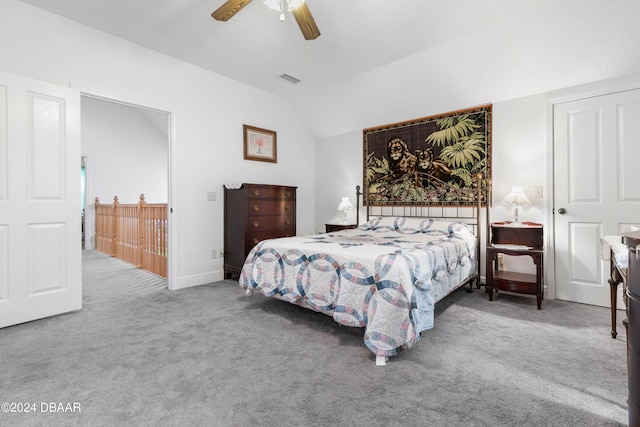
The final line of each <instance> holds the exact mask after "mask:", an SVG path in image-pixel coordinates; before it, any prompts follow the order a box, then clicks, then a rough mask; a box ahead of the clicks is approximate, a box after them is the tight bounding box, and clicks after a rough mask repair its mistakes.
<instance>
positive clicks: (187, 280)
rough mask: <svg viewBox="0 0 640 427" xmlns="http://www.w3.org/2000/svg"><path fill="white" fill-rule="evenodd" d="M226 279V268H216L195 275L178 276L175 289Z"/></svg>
mask: <svg viewBox="0 0 640 427" xmlns="http://www.w3.org/2000/svg"><path fill="white" fill-rule="evenodd" d="M221 280H224V270H216V271H212V272H209V273H203V274H195V275H193V276H187V277H180V278H178V286H177V287H175V289H183V288H190V287H192V286H200V285H206V284H207V283H213V282H219V281H221Z"/></svg>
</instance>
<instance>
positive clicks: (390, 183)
mask: <svg viewBox="0 0 640 427" xmlns="http://www.w3.org/2000/svg"><path fill="white" fill-rule="evenodd" d="M363 141H364V177H363V182H364V201H365V203H370V204H371V205H381V206H385V205H393V204H403V205H422V204H427V203H429V202H431V201H436V200H437V201H438V203H443V204H445V205H446V204H451V205H472V204H475V203H477V202H476V199H477V193H476V192H475V191H473V190H474V189H476V188H477V186H478V185H480V186H483V187H484V186H485V184H486V183H487V182H488V181H489V180H490V179H491V104H489V105H483V106H480V107H475V108H471V109H467V110H460V111H455V112H450V113H444V114H440V115H436V116H431V117H424V118H421V119H416V120H411V121H407V122H402V123H395V124H390V125H384V126H378V127H374V128H369V129H364V130H363ZM485 202H486V201H485V200H482V204H485Z"/></svg>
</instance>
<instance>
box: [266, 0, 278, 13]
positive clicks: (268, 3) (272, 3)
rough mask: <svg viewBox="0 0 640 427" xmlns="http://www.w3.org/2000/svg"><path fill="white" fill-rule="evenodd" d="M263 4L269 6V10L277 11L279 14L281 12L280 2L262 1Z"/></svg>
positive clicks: (274, 0) (273, 0)
mask: <svg viewBox="0 0 640 427" xmlns="http://www.w3.org/2000/svg"><path fill="white" fill-rule="evenodd" d="M263 3H264V4H266V5H267V6H269V7H270V8H271V9H273V10H277V11H278V12H280V10H281V7H280V6H281V5H280V0H264V2H263Z"/></svg>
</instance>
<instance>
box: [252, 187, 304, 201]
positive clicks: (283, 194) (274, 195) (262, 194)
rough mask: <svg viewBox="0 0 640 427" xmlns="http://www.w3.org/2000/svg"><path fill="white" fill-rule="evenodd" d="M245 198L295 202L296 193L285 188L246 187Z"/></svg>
mask: <svg viewBox="0 0 640 427" xmlns="http://www.w3.org/2000/svg"><path fill="white" fill-rule="evenodd" d="M247 190H248V192H247V197H248V198H249V200H252V199H284V200H295V198H296V192H295V191H294V190H293V189H290V188H287V187H252V186H247Z"/></svg>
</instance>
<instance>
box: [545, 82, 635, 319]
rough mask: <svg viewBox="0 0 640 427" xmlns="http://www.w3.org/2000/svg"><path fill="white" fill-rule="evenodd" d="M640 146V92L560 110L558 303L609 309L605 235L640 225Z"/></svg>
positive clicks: (589, 100) (579, 102)
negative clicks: (639, 173) (602, 250)
mask: <svg viewBox="0 0 640 427" xmlns="http://www.w3.org/2000/svg"><path fill="white" fill-rule="evenodd" d="M638 141H640V90H629V91H625V92H619V93H613V94H610V95H603V96H597V97H591V98H586V99H581V100H577V101H571V102H565V103H561V104H556V105H555V106H554V141H553V143H554V182H555V184H554V193H555V194H554V208H555V213H554V225H555V242H554V243H555V270H556V281H555V283H556V298H558V299H563V300H569V301H575V302H580V303H585V304H593V305H600V306H605V307H608V306H610V293H609V292H610V291H609V284H608V282H607V279H608V273H609V266H608V263H605V262H603V261H602V259H601V256H600V237H602V236H606V235H617V234H620V233H621V232H622V231H625V230H628V229H629V226H630V225H632V224H637V223H638V221H640V216H639V213H640V186H639V185H638V180H637V170H638V166H637V162H638V159H640V143H639V142H638ZM619 306H621V305H619Z"/></svg>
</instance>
